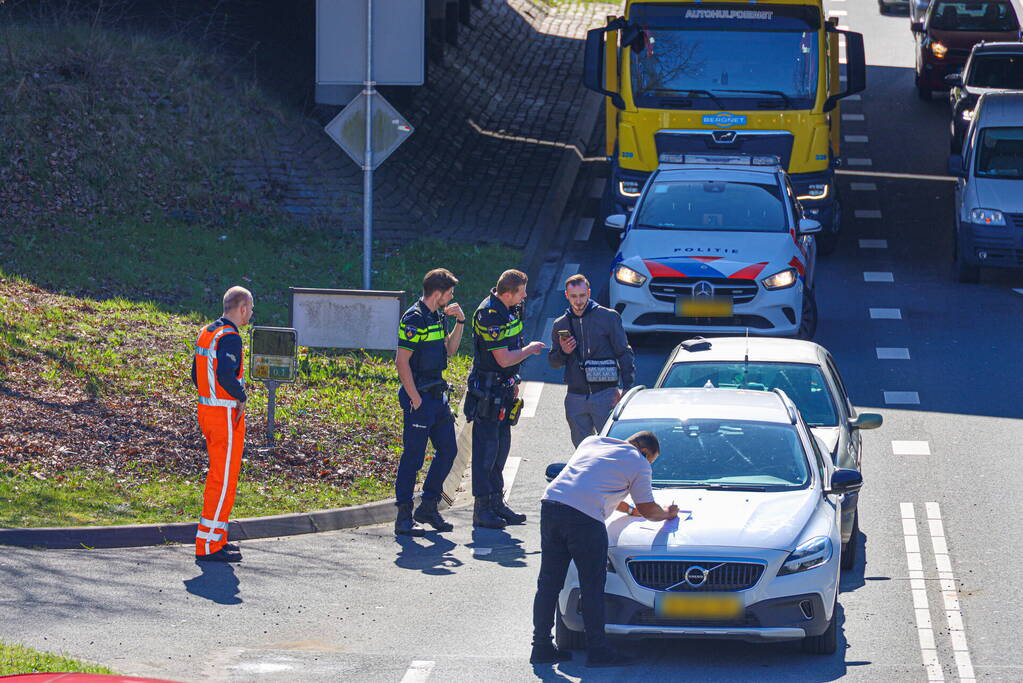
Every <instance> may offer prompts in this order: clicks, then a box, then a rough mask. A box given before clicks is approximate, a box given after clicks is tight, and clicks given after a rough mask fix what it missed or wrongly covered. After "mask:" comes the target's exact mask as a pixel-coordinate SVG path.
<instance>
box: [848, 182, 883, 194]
mask: <svg viewBox="0 0 1023 683" xmlns="http://www.w3.org/2000/svg"><path fill="white" fill-rule="evenodd" d="M849 188H850V189H851V190H853V191H855V192H877V184H876V183H849Z"/></svg>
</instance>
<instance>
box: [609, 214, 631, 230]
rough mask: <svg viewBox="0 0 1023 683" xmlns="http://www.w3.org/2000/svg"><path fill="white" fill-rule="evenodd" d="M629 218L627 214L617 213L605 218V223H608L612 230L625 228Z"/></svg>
mask: <svg viewBox="0 0 1023 683" xmlns="http://www.w3.org/2000/svg"><path fill="white" fill-rule="evenodd" d="M627 220H628V218H626V216H625V214H623V213H616V214H614V215H611V216H608V217H607V218H606V219H605V220H604V225H606V226H607V227H609V228H611V229H612V230H624V229H625V222H626V221H627Z"/></svg>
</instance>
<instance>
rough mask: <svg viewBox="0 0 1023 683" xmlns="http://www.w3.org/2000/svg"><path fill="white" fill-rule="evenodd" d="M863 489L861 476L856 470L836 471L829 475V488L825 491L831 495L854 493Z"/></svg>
mask: <svg viewBox="0 0 1023 683" xmlns="http://www.w3.org/2000/svg"><path fill="white" fill-rule="evenodd" d="M861 488H863V475H862V474H860V473H859V472H857V471H856V470H847V469H841V468H839V469H837V470H835V471H834V472H832V473H831V486H830V487H829V488H828V489H827V490H826V491H825V493H829V494H832V495H836V496H837V495H840V494H843V493H856V492H857V491H859V490H860V489H861Z"/></svg>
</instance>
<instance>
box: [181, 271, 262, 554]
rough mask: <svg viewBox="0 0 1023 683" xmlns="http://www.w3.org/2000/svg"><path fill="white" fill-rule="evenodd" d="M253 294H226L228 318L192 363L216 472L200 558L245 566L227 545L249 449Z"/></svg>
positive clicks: (210, 481)
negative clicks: (247, 332)
mask: <svg viewBox="0 0 1023 683" xmlns="http://www.w3.org/2000/svg"><path fill="white" fill-rule="evenodd" d="M252 304H253V302H252V293H251V292H249V290H247V289H245V288H244V287H232V288H231V289H229V290H227V292H225V293H224V315H223V316H222V317H220V318H218V319H217V320H215V321H213V322H212V323H210V324H209V325H207V326H206V327H204V328H202V330H201V331H200V332H199V339H198V341H196V343H195V357H194V358H193V359H192V383H193V384H195V387H196V389H198V390H199V428H200V429H201V430H202V433H203V436H204V437H206V450H207V451H208V452H209V456H210V468H209V471H208V472H207V474H206V490H205V492H204V493H203V501H202V514H201V515H200V517H199V526H198V528H197V529H196V533H195V559H196V560H197V561H200V562H240V561H241V559H242V555H241V550H240V549H239V548H238V546H237V545H235V544H233V543H228V542H227V523H228V518H229V517H230V515H231V507H232V506H233V505H234V494H235V489H236V488H237V486H238V472H239V471H240V470H241V465H242V450H243V448H244V446H245V400H246V398H247V397H246V395H245V377H244V367H245V362H244V356H243V355H242V337H241V334H239V329H240V328H241V327H242V326H243V325H247V324H248V322H249V319H250V318H251V317H252V308H253V305H252Z"/></svg>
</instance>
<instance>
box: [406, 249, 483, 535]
mask: <svg viewBox="0 0 1023 683" xmlns="http://www.w3.org/2000/svg"><path fill="white" fill-rule="evenodd" d="M457 284H458V279H457V278H456V277H455V276H454V275H452V273H451V271H449V270H446V269H444V268H435V269H434V270H431V271H430V272H429V273H427V274H426V277H424V278H423V296H422V297H421V298H420V299H419V301H417V302H416V303H415V304H413V305H412V306H411V307H410V308H409V309H408V310H407V311H405V313H404V315H402V316H401V322H400V323H399V325H398V351H397V353H396V354H395V359H394V362H395V365H397V367H398V378H399V379H400V380H401V389H399V390H398V402H399V403H400V404H401V409H402V413H403V416H404V429H403V432H402V445H403V451H402V454H401V461H400V462H399V464H398V475H397V477H396V479H395V482H394V496H395V499H396V505H397V506H398V516H397V519H395V522H394V533H395V534H398V535H403V536H422V535H423V534H424V533H426V531H425V529H423V528H422V527H421V526H419V525H418V524H416V522H422V523H424V524H429V525H430V526H432V527H433V528H434V529H436V530H437V531H451V529H452V526H451V524H449V523H448V522H446V521H444V518H443V517H441V515H440V512H438V511H437V503H438V502H440V497H441V491H442V487H443V485H444V480H445V479H447V476H448V472H450V471H451V465H452V464H453V463H454V461H455V455H456V454H457V452H458V446H457V442H456V441H455V419H454V416H453V415H452V414H451V409H450V408H449V407H448V393H447V390H448V385H447V383H446V382H445V381H444V378H443V377H442V373H443V372H444V370H445V368H447V366H448V356H450V355H452V354H454V353H455V352H456V351H457V350H458V344H459V342H460V341H461V340H462V329H463V326H464V323H465V314H464V313H462V308H461V307H460V306H459V305H458V304H457V303H453V302H452V301H451V300H452V298H454V294H455V285H457ZM445 315H449V316H453V317H454V318H455V326H454V329H453V330H452V332H451V334H448V333H447V330H446V328H445V325H444V316H445ZM428 439H429V440H430V441H432V442H433V448H434V451H436V454H435V455H434V458H433V462H432V463H431V464H430V471H429V472H428V473H427V475H426V481H425V482H424V483H423V495H422V499H421V501H420V503H419V507H418V508H416V512H415V514H414V515H413V514H412V495H413V490H414V489H415V485H416V475H417V473H418V472H419V470H420V468H422V466H423V459H424V458H425V457H426V442H427V440H428Z"/></svg>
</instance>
